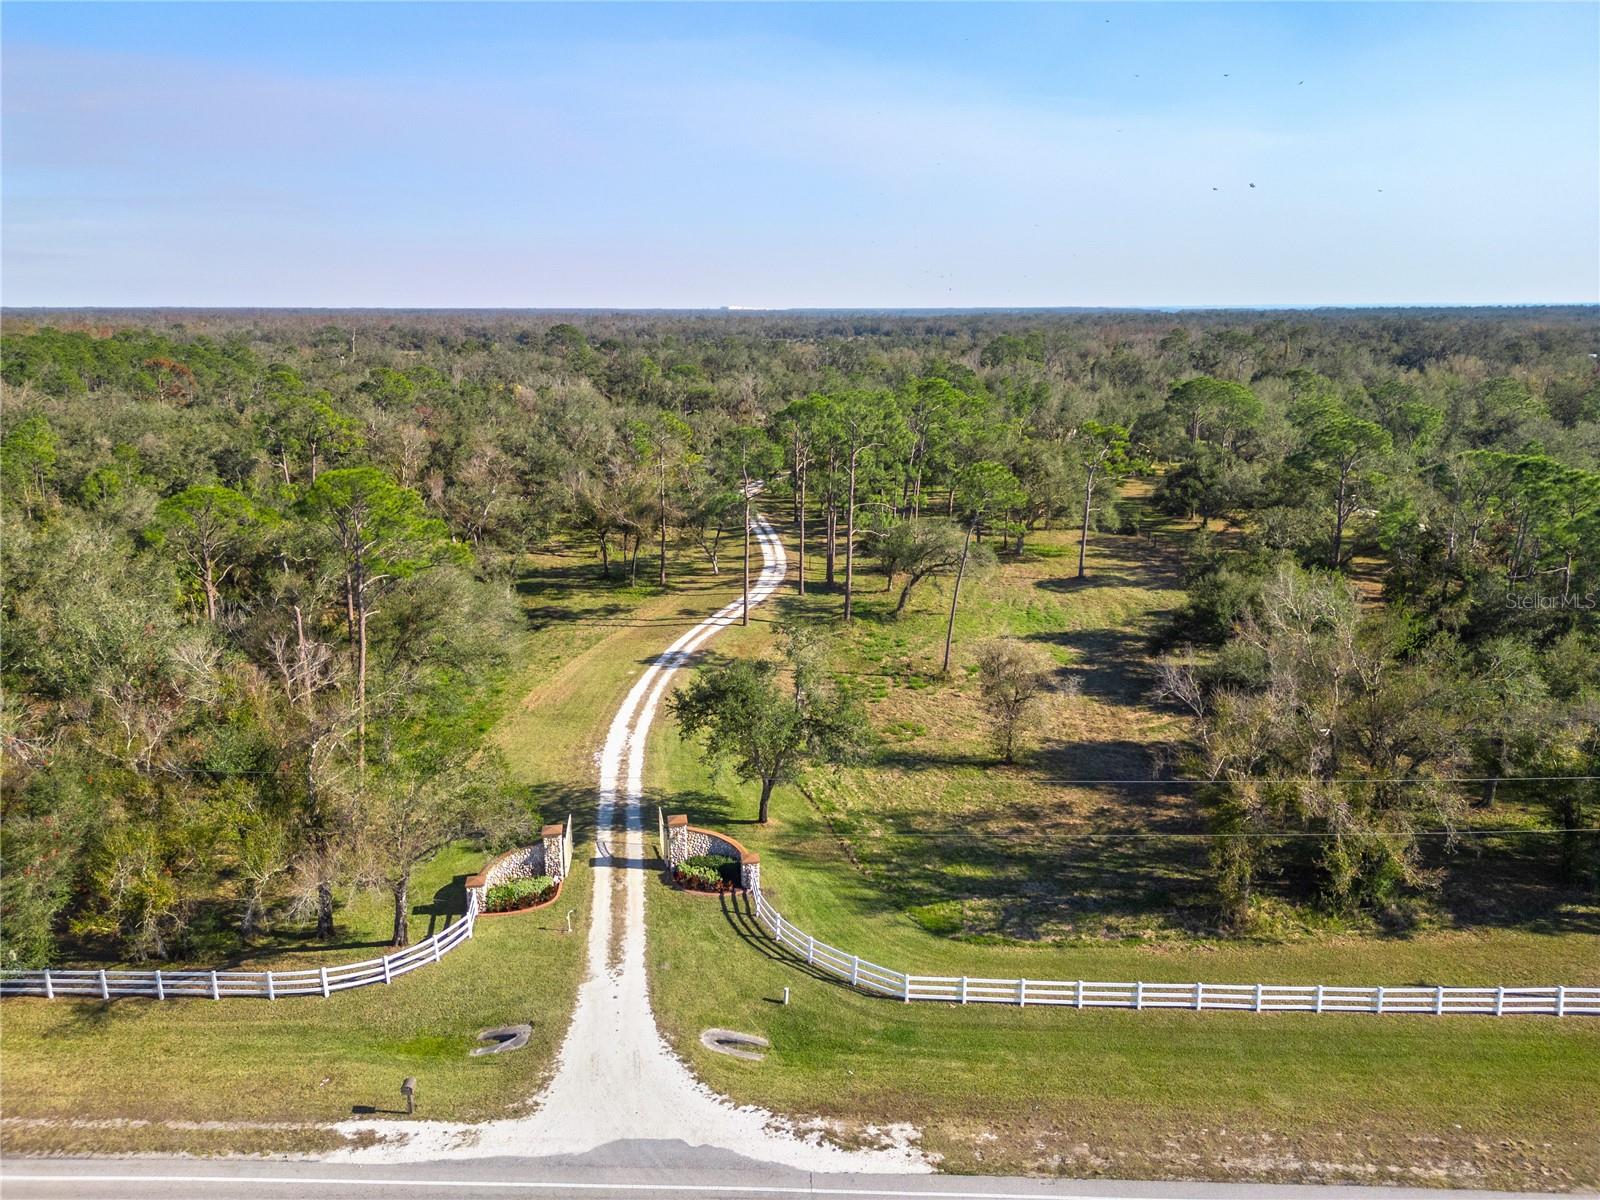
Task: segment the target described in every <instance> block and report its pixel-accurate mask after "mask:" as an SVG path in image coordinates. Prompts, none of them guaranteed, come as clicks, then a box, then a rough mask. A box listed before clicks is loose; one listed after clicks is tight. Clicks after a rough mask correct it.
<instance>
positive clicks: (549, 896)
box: [478, 879, 565, 919]
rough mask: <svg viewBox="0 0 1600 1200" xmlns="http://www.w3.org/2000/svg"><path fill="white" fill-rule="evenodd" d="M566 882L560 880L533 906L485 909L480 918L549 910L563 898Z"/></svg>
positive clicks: (479, 915) (541, 895) (511, 915)
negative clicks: (542, 909)
mask: <svg viewBox="0 0 1600 1200" xmlns="http://www.w3.org/2000/svg"><path fill="white" fill-rule="evenodd" d="M564 882H565V880H559V879H558V880H557V881H556V882H555V883H554V884H553V885H552V886H551V887H550V888H549V890H547V891H545V892H541V893H539V898H537V899H535V900H534V902H533V903H531V904H523V905H519V906H518V907H516V908H499V909H494V908H488V907H485V908H484V909H483V910H482V911H481V912H479V913H478V917H479V918H480V919H482V918H483V917H514V916H516V915H517V914H518V913H525V912H533V911H534V910H536V909H540V908H549V907H550V906H551V905H552V904H554V903H555V902H556V901H557V900H558V899H560V897H561V885H562V883H564Z"/></svg>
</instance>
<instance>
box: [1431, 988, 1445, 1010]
mask: <svg viewBox="0 0 1600 1200" xmlns="http://www.w3.org/2000/svg"><path fill="white" fill-rule="evenodd" d="M1433 1015H1434V1016H1436V1017H1442V1016H1444V985H1443V984H1440V985H1438V986H1437V987H1435V988H1434V989H1433Z"/></svg>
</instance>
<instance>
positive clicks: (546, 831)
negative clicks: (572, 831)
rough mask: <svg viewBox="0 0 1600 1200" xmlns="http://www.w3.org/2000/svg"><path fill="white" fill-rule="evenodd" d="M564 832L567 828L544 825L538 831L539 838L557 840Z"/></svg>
mask: <svg viewBox="0 0 1600 1200" xmlns="http://www.w3.org/2000/svg"><path fill="white" fill-rule="evenodd" d="M566 832H567V827H566V826H565V825H546V826H545V827H544V828H543V829H541V830H540V831H539V836H540V837H542V838H557V837H560V836H561V835H562V834H564V833H566Z"/></svg>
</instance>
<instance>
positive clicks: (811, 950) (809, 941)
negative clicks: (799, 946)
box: [806, 933, 817, 966]
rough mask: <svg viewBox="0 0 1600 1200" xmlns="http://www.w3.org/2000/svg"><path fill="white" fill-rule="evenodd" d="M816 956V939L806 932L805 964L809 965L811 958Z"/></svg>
mask: <svg viewBox="0 0 1600 1200" xmlns="http://www.w3.org/2000/svg"><path fill="white" fill-rule="evenodd" d="M816 957H817V939H816V938H814V937H812V936H811V935H810V934H809V933H808V934H806V965H807V966H810V965H811V963H812V960H814V959H815V958H816Z"/></svg>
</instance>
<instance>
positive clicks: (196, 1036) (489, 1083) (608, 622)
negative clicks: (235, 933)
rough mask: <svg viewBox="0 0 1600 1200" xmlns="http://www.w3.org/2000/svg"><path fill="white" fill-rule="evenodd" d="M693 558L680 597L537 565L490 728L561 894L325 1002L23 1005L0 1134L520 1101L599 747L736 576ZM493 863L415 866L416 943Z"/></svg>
mask: <svg viewBox="0 0 1600 1200" xmlns="http://www.w3.org/2000/svg"><path fill="white" fill-rule="evenodd" d="M684 557H685V561H684V563H683V564H682V565H681V567H680V568H679V572H680V573H679V574H678V576H677V577H676V578H675V579H674V586H673V590H672V591H669V592H665V593H662V592H659V591H658V590H657V589H654V588H637V589H634V588H628V587H626V586H623V585H621V584H619V583H616V582H612V583H604V582H602V581H600V580H599V579H598V577H597V571H596V566H595V564H594V562H593V559H592V556H591V555H590V554H589V553H588V552H587V551H586V550H585V549H581V548H579V549H574V550H572V551H570V552H568V553H560V554H547V555H539V556H535V557H533V558H532V559H530V561H529V564H528V569H527V571H526V573H525V575H524V576H523V577H522V579H521V580H519V583H518V590H519V593H520V594H521V595H522V597H523V600H524V604H525V607H526V609H527V612H528V628H527V632H526V634H525V636H524V637H523V638H522V639H521V640H520V643H519V645H518V646H517V647H516V655H517V662H518V664H519V665H518V666H517V667H516V669H515V670H514V671H513V673H512V676H511V679H510V681H509V684H508V686H506V688H505V689H504V690H505V696H506V703H505V710H506V711H505V713H504V715H503V717H502V719H501V721H500V723H499V725H498V726H497V727H496V730H495V735H494V736H495V737H496V738H497V740H498V741H499V742H500V743H501V745H502V746H503V747H504V749H505V751H506V753H507V755H508V757H509V758H510V760H511V763H512V766H513V769H514V771H515V773H516V775H517V777H518V779H519V780H521V781H523V782H525V783H528V784H530V785H532V786H533V787H534V788H535V791H536V794H537V796H538V799H539V804H540V809H541V813H542V815H544V816H545V817H547V818H548V819H550V820H562V819H564V818H565V816H566V814H567V813H568V812H571V813H572V814H573V816H574V824H575V828H576V833H577V842H578V845H577V847H576V850H575V856H574V861H575V870H574V873H573V876H572V877H571V879H570V880H569V881H568V883H567V884H566V886H565V887H564V889H563V891H562V894H561V898H560V900H559V902H558V903H557V904H555V905H553V906H552V907H550V908H548V909H542V910H539V911H537V912H533V913H528V914H523V915H519V916H508V917H501V918H490V919H488V920H485V921H483V922H481V923H480V924H479V926H478V931H477V933H476V935H475V936H474V937H473V939H472V940H471V941H469V942H467V943H465V944H464V945H463V946H461V947H459V948H457V949H456V950H454V951H453V952H451V953H450V954H449V955H447V956H446V957H445V959H444V961H443V962H441V963H439V964H437V965H434V966H429V967H425V968H422V969H420V970H417V971H415V972H412V973H411V974H409V975H406V976H404V977H403V978H401V979H399V980H397V981H396V982H395V983H394V984H392V985H391V986H389V987H372V988H359V989H353V990H351V991H348V992H341V993H338V994H336V995H334V996H333V997H331V998H329V999H328V1000H322V999H320V998H315V997H313V998H302V999H293V1000H280V1001H276V1002H268V1001H254V1000H229V1001H222V1002H212V1001H203V1000H190V1001H175V1002H168V1003H165V1004H162V1003H158V1002H156V1001H152V1000H142V999H121V1000H114V1001H111V1002H110V1003H100V1002H98V1001H54V1002H50V1001H45V1000H33V999H7V1000H6V1001H4V1003H3V1004H0V1092H3V1107H4V1120H3V1122H0V1145H3V1148H4V1149H5V1150H6V1151H7V1152H10V1153H26V1152H37V1153H71V1152H79V1153H87V1152H100V1153H115V1152H136V1151H158V1150H159V1151H184V1152H193V1153H223V1152H267V1151H275V1150H322V1149H330V1148H333V1147H335V1146H337V1145H339V1144H341V1142H342V1140H343V1139H342V1138H341V1137H340V1136H339V1135H338V1134H337V1133H335V1132H333V1131H330V1130H328V1129H327V1128H326V1123H328V1122H333V1121H338V1120H343V1119H348V1118H350V1117H351V1116H352V1115H359V1114H358V1113H357V1110H359V1109H361V1108H376V1109H379V1110H385V1109H394V1108H396V1107H397V1105H398V1103H399V1100H400V1097H399V1090H398V1089H399V1086H400V1081H401V1080H402V1079H403V1078H404V1077H406V1076H407V1075H414V1076H416V1077H417V1079H418V1098H419V1110H418V1111H419V1113H420V1114H422V1115H424V1116H427V1117H430V1118H434V1119H441V1120H463V1121H465V1120H480V1119H486V1118H490V1117H495V1116H505V1115H508V1114H511V1113H514V1112H516V1111H518V1110H519V1109H521V1108H522V1107H523V1106H525V1105H526V1104H527V1102H528V1101H530V1100H531V1099H532V1098H533V1096H534V1095H535V1094H536V1093H537V1091H538V1089H539V1087H540V1086H541V1085H542V1084H543V1082H544V1080H545V1078H546V1076H547V1074H548V1072H549V1070H550V1067H551V1056H550V1055H549V1054H547V1053H545V1052H543V1049H541V1048H553V1047H554V1046H555V1045H557V1044H559V1042H560V1041H561V1039H562V1038H563V1037H564V1036H565V1034H566V1029H567V1025H568V1022H569V1020H570V1015H571V1010H572V1005H573V1003H574V1001H575V998H576V992H577V985H578V983H579V980H580V978H581V973H582V970H583V957H584V949H585V941H586V937H585V933H586V928H587V923H588V920H589V915H590V908H589V888H590V886H591V881H592V878H593V877H592V873H591V872H590V871H589V869H588V867H587V861H588V857H589V854H590V847H591V844H592V843H591V831H592V813H593V805H594V783H595V778H594V776H595V769H594V754H595V751H596V750H597V749H598V748H599V745H600V743H601V741H602V740H603V738H604V734H605V730H606V727H607V725H608V724H609V722H610V720H611V716H612V712H613V710H614V708H615V706H616V701H617V699H618V697H620V696H621V695H622V694H623V693H624V692H625V691H626V687H627V683H628V681H629V679H631V678H632V677H633V676H635V675H637V674H638V673H639V672H640V671H642V670H643V668H644V665H645V662H646V661H647V660H648V658H649V657H650V655H651V654H652V653H654V651H655V650H657V649H659V648H660V647H661V646H664V645H666V644H667V643H668V642H670V641H671V640H672V638H673V637H675V636H676V633H674V632H673V631H674V630H675V629H682V628H687V627H688V626H689V625H691V624H693V623H694V621H695V620H698V619H699V618H700V617H702V616H704V615H705V614H706V613H708V612H710V611H713V610H714V609H715V608H717V607H718V606H720V605H721V604H723V603H726V601H727V599H728V598H729V597H730V596H731V594H732V590H733V588H734V587H735V586H736V584H737V580H736V578H735V577H732V576H729V575H728V574H727V573H726V572H724V574H723V576H722V577H720V578H717V579H713V578H711V577H709V576H708V575H706V574H705V573H704V572H703V570H702V568H701V567H700V566H699V564H697V563H695V562H693V561H691V560H689V559H688V557H687V556H684ZM484 858H485V855H484V853H483V852H482V851H480V850H477V849H475V848H473V847H470V846H466V845H460V846H455V847H452V848H451V849H450V850H448V851H446V852H445V853H443V854H441V855H439V856H438V857H436V858H435V859H434V860H433V861H431V862H429V863H427V864H425V865H424V866H423V867H421V868H420V869H419V870H418V873H417V876H416V878H415V881H414V884H413V888H412V897H413V905H414V911H413V913H412V918H411V920H412V933H413V936H414V937H423V936H426V935H427V934H428V933H429V932H431V931H432V930H433V928H435V927H437V925H438V923H439V922H441V921H443V920H448V919H454V918H455V916H457V915H459V913H460V912H462V911H463V910H464V905H465V892H464V888H463V882H464V880H465V878H466V876H467V875H468V874H471V873H472V872H474V871H476V870H478V869H479V868H480V867H481V866H482V864H483V861H484ZM568 911H571V912H572V913H573V929H574V932H573V933H572V934H571V935H570V936H569V935H568V934H566V933H565V932H564V931H565V918H566V914H567V913H568ZM390 912H391V910H390V908H389V900H388V898H387V896H385V895H381V894H375V893H358V894H356V895H354V896H350V897H347V898H346V903H345V904H344V906H343V907H342V908H341V910H340V913H339V933H340V936H339V938H338V940H337V942H336V944H335V945H333V946H330V947H327V948H317V947H315V946H313V945H311V944H310V943H309V942H308V941H307V939H306V938H305V937H304V936H303V934H302V933H301V932H300V931H296V930H292V929H291V930H287V931H285V932H284V933H283V934H282V936H280V937H278V938H277V939H275V940H274V941H273V942H271V943H269V944H268V945H267V946H265V947H263V948H262V949H261V951H260V952H259V953H256V954H251V955H248V956H240V957H237V958H235V959H233V960H232V961H231V963H230V965H234V964H237V965H239V966H241V967H246V968H248V969H259V968H261V967H264V966H269V965H270V966H284V967H290V966H315V965H317V964H318V963H319V962H324V961H326V962H335V961H339V962H344V961H353V960H357V959H365V958H372V957H375V956H376V955H378V954H380V953H382V952H383V943H384V942H386V941H387V938H388V933H389V924H388V922H389V920H390ZM219 965H220V964H219ZM522 1021H528V1022H531V1023H532V1024H533V1025H534V1031H535V1032H534V1039H533V1046H534V1049H533V1050H531V1051H530V1052H526V1053H515V1054H506V1055H490V1056H484V1057H480V1058H470V1057H468V1054H467V1051H468V1050H469V1049H470V1048H472V1047H473V1046H475V1045H477V1042H476V1041H475V1035H476V1033H477V1031H478V1030H479V1029H482V1028H485V1027H488V1026H493V1025H500V1024H505V1023H507V1022H522Z"/></svg>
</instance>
